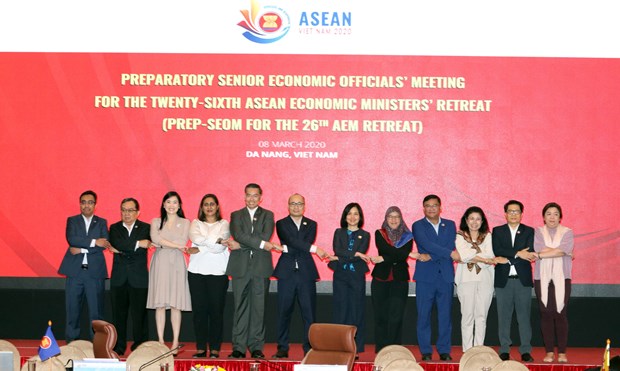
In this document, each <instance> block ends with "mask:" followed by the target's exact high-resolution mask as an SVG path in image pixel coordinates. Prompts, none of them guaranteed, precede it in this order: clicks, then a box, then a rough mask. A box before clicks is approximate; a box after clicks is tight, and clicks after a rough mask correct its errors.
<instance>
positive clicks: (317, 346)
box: [301, 323, 357, 370]
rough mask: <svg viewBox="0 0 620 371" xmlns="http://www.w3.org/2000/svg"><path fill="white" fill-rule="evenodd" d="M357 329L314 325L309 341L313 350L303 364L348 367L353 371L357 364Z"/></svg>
mask: <svg viewBox="0 0 620 371" xmlns="http://www.w3.org/2000/svg"><path fill="white" fill-rule="evenodd" d="M356 331H357V328H356V327H355V326H349V325H336V324H333V323H313V324H312V325H310V330H309V332H308V340H309V341H310V346H311V347H312V349H310V351H309V352H308V354H306V356H305V357H304V359H303V361H301V363H302V364H309V365H346V366H347V369H348V370H352V369H353V363H355V354H356V352H357V348H356V346H355V332H356Z"/></svg>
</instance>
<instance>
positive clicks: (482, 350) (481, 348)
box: [459, 345, 501, 370]
mask: <svg viewBox="0 0 620 371" xmlns="http://www.w3.org/2000/svg"><path fill="white" fill-rule="evenodd" d="M480 353H489V354H495V355H497V352H496V351H495V350H494V349H493V348H491V347H487V346H485V345H477V346H475V347H471V348H469V349H467V351H466V352H465V353H463V355H462V356H461V360H460V361H459V370H462V369H463V367H464V366H465V364H466V363H467V361H468V360H469V359H470V358H471V357H473V356H475V355H477V354H480ZM497 357H498V358H499V356H497ZM500 361H501V359H500Z"/></svg>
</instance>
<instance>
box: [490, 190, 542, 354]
mask: <svg viewBox="0 0 620 371" xmlns="http://www.w3.org/2000/svg"><path fill="white" fill-rule="evenodd" d="M504 212H505V215H506V221H507V223H506V224H504V225H500V226H499V227H495V228H493V253H494V254H495V256H497V257H504V258H506V259H507V263H506V264H497V265H496V266H495V297H496V300H497V320H498V330H499V342H500V348H499V353H500V354H499V357H500V358H501V359H502V360H504V361H506V360H508V359H510V345H511V344H512V341H511V339H510V326H511V324H512V313H513V312H516V313H517V322H518V324H519V337H520V339H521V344H520V346H519V352H520V353H521V360H522V361H523V362H532V361H533V360H534V359H533V358H532V355H531V351H532V345H531V344H530V340H531V339H532V325H531V323H530V312H531V309H530V308H531V306H532V287H533V286H534V284H533V281H532V264H531V262H532V261H534V259H535V257H536V255H535V253H534V229H533V228H532V227H528V226H526V225H524V224H521V218H522V216H523V204H522V203H521V202H519V201H516V200H510V201H508V202H506V204H505V205H504Z"/></svg>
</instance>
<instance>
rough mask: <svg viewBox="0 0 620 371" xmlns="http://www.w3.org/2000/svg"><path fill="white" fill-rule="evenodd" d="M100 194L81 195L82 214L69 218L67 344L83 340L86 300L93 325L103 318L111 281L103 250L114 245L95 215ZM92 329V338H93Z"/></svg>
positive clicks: (65, 269)
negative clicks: (83, 305) (104, 301)
mask: <svg viewBox="0 0 620 371" xmlns="http://www.w3.org/2000/svg"><path fill="white" fill-rule="evenodd" d="M96 205H97V194H96V193H95V192H93V191H85V192H84V193H82V194H81V195H80V212H81V213H80V215H75V216H72V217H69V218H68V219H67V229H66V238H67V242H68V243H69V247H68V248H67V252H66V253H65V256H64V258H63V259H62V263H60V268H59V269H58V273H60V274H62V275H65V276H67V279H66V281H65V306H66V313H67V324H66V328H65V340H67V343H69V342H71V341H73V340H76V339H79V338H80V314H81V312H82V303H83V301H84V297H86V303H87V304H88V315H89V320H90V323H92V321H93V320H96V319H103V300H104V298H103V290H104V283H105V280H106V279H107V278H108V269H107V267H106V263H105V259H104V256H103V251H104V250H105V249H106V248H108V247H109V246H110V243H109V242H108V225H107V222H106V220H105V219H103V218H100V217H98V216H96V215H94V213H95V207H96ZM92 335H93V334H92V328H91V330H90V337H91V338H92Z"/></svg>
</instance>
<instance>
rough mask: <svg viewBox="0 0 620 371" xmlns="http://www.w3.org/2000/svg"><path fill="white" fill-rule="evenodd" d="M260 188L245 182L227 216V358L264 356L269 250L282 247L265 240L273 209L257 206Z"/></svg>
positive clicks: (271, 225) (270, 228)
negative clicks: (241, 199) (230, 311)
mask: <svg viewBox="0 0 620 371" xmlns="http://www.w3.org/2000/svg"><path fill="white" fill-rule="evenodd" d="M262 195H263V191H262V189H261V187H260V186H259V185H258V184H255V183H250V184H248V185H247V186H245V206H246V207H244V208H243V209H241V210H237V211H235V212H233V213H232V215H231V217H230V234H231V236H232V237H233V239H234V240H229V241H228V242H227V243H228V246H229V247H230V249H231V252H230V258H229V260H228V266H227V267H226V274H227V275H229V276H231V277H232V291H233V298H234V303H235V313H234V316H233V334H232V343H233V352H232V353H231V354H230V355H229V356H228V357H229V358H245V351H246V349H249V350H250V353H251V356H252V358H258V359H262V358H265V354H264V353H263V347H264V345H265V324H264V317H265V300H266V299H267V294H268V291H269V277H270V276H271V274H272V273H273V262H272V260H271V251H273V250H276V251H280V252H281V251H282V247H281V246H279V245H276V244H274V243H272V242H269V240H270V239H271V236H272V235H273V228H274V225H275V223H274V217H273V213H272V212H271V211H269V210H265V209H263V208H262V207H260V206H259V204H260V202H261V200H262Z"/></svg>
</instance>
